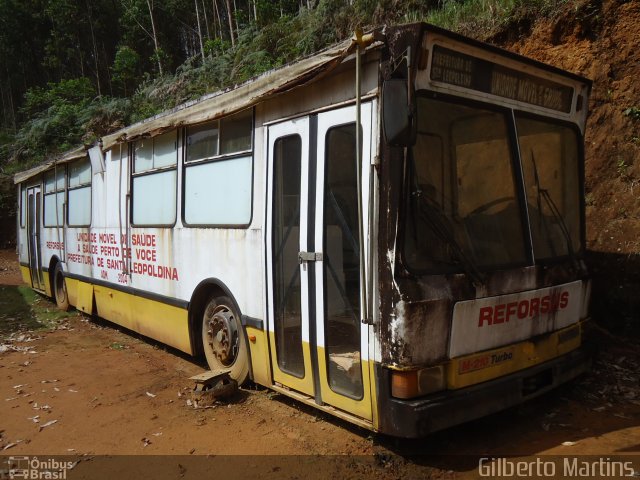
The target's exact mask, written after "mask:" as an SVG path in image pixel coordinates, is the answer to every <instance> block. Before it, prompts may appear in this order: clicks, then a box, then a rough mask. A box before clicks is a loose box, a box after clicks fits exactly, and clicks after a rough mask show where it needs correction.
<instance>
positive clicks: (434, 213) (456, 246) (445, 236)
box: [412, 190, 484, 285]
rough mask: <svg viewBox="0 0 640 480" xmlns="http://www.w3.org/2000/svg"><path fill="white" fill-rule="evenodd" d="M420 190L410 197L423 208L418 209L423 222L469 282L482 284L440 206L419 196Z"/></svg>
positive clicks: (482, 281) (472, 263)
mask: <svg viewBox="0 0 640 480" xmlns="http://www.w3.org/2000/svg"><path fill="white" fill-rule="evenodd" d="M420 193H422V192H420V190H418V191H416V192H412V195H414V196H416V197H417V198H418V199H419V200H421V202H420V205H421V206H422V207H423V208H420V209H419V213H420V214H421V217H422V219H423V221H424V222H425V223H426V224H427V225H428V226H429V227H430V228H431V230H432V231H433V232H434V233H435V234H436V235H437V236H438V237H439V238H440V240H441V241H443V242H445V244H446V245H448V247H449V248H450V249H451V250H452V253H453V254H454V256H455V257H456V258H457V260H458V261H459V262H460V265H461V266H462V268H463V270H464V272H465V273H466V274H467V275H468V276H469V278H471V281H472V282H473V283H474V284H476V285H483V284H484V276H483V275H482V273H481V272H480V271H479V270H478V268H477V267H476V266H475V264H474V262H473V260H471V258H469V256H468V255H467V254H466V253H465V252H464V249H463V248H462V247H461V246H460V243H458V241H457V240H456V237H455V234H454V232H453V230H452V229H451V224H450V220H449V218H448V217H447V215H446V214H445V213H444V212H443V211H442V209H441V208H440V205H438V204H437V203H435V202H430V201H429V200H428V199H427V198H426V197H423V196H422V195H420Z"/></svg>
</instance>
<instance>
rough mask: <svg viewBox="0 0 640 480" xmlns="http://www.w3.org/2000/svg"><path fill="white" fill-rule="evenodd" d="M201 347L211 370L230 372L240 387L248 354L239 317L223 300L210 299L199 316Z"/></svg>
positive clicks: (226, 298)
mask: <svg viewBox="0 0 640 480" xmlns="http://www.w3.org/2000/svg"><path fill="white" fill-rule="evenodd" d="M202 347H203V349H204V354H205V356H206V358H207V363H208V364H209V368H211V370H220V369H230V370H231V372H230V374H229V375H230V376H231V378H233V379H234V380H236V381H237V382H238V385H242V384H243V383H244V382H246V381H247V379H248V378H249V354H248V351H247V342H246V340H245V338H244V331H243V329H242V324H241V322H240V315H239V314H238V312H236V310H235V308H234V307H233V302H232V301H231V299H230V298H229V297H226V296H212V297H211V298H209V300H208V301H207V303H206V306H205V308H204V313H203V315H202Z"/></svg>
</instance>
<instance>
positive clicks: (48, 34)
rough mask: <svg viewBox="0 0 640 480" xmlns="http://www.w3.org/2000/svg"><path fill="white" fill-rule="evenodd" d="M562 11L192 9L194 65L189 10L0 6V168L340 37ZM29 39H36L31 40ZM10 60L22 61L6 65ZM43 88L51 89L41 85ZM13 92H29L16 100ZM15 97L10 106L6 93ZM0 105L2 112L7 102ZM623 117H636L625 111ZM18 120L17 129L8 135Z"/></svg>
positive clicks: (535, 1) (465, 1) (483, 5)
mask: <svg viewBox="0 0 640 480" xmlns="http://www.w3.org/2000/svg"><path fill="white" fill-rule="evenodd" d="M563 1H567V0H426V1H425V0H309V1H306V0H305V1H300V0H278V1H273V0H255V1H252V2H249V1H248V0H236V1H229V2H226V1H218V2H216V3H214V2H199V3H198V5H200V9H199V15H200V22H201V23H200V25H201V29H200V31H201V32H202V33H203V38H202V39H201V40H202V43H203V45H204V47H203V49H204V53H205V58H204V60H203V59H202V55H201V52H200V39H199V37H198V28H197V23H196V16H195V8H194V3H193V0H164V1H162V2H160V1H155V2H154V1H151V2H147V0H119V1H118V2H112V0H92V1H91V2H76V1H74V0H37V1H35V2H31V1H30V2H19V1H17V0H0V20H1V21H2V25H3V27H4V26H6V27H7V28H3V29H0V55H2V56H6V58H7V60H6V65H7V67H8V70H7V71H8V72H11V75H9V79H8V80H7V82H9V83H4V82H5V80H2V79H0V83H2V86H4V87H5V89H4V91H5V92H7V91H9V92H10V93H9V95H12V99H15V102H14V103H15V104H18V105H20V108H19V109H15V108H13V107H11V111H8V110H3V112H2V113H3V115H2V116H0V125H4V126H5V128H4V129H3V130H0V131H4V132H5V133H4V138H0V164H5V165H6V163H7V161H8V159H13V160H14V161H19V162H23V165H22V167H26V166H27V165H28V164H31V163H34V162H39V161H42V160H43V159H44V158H46V157H47V156H49V155H53V154H56V153H59V152H61V151H63V150H65V149H67V148H71V147H75V146H77V145H78V144H79V143H81V142H85V143H90V142H92V141H93V140H94V139H96V138H99V137H100V136H102V135H104V134H107V133H111V132H113V131H115V130H117V129H118V128H121V127H123V126H124V125H127V124H129V123H132V122H136V121H139V120H143V119H145V118H148V117H150V116H152V115H155V114H157V113H160V112H162V111H165V110H167V109H170V108H173V107H175V106H177V105H179V104H181V103H183V102H185V101H189V100H193V99H195V98H198V97H200V96H202V95H204V94H206V93H209V92H212V91H215V90H218V89H221V88H226V87H228V86H231V85H234V84H238V83H241V82H244V81H246V80H248V79H249V78H251V77H254V76H256V75H260V74H261V73H263V72H265V71H267V70H270V69H273V68H277V67H280V66H282V65H284V64H286V63H288V62H291V61H293V60H295V59H296V58H299V57H300V56H304V55H310V54H312V53H313V52H316V51H318V50H320V49H322V48H324V47H326V46H327V45H329V44H331V43H334V42H336V41H338V40H341V39H344V38H348V37H350V36H351V35H352V33H353V31H354V30H355V28H356V27H363V28H365V29H366V28H367V26H370V25H374V24H375V25H379V24H382V23H387V24H391V23H393V24H395V23H401V22H403V21H404V22H406V21H427V22H430V23H434V24H436V25H440V26H443V27H446V28H450V29H453V30H457V31H462V32H463V33H471V34H473V35H475V36H479V35H481V34H482V32H484V35H486V34H487V33H488V32H491V31H492V30H493V29H496V28H500V27H503V26H504V25H505V24H506V23H507V22H509V21H511V20H512V19H514V18H517V17H519V16H522V15H527V16H528V17H529V18H535V16H536V15H539V14H548V13H549V12H550V11H551V10H552V9H553V8H554V7H555V6H556V5H557V3H558V2H563ZM227 4H228V5H229V6H230V8H231V10H232V11H231V12H229V11H227ZM216 5H217V10H216V9H215V8H214V7H215V6H216ZM254 6H255V10H254ZM150 7H151V8H150ZM230 17H231V18H230ZM230 19H231V20H232V23H233V25H234V32H235V35H234V38H233V40H234V42H233V43H234V44H235V45H234V46H232V42H231V36H230V35H231V33H230V29H229V20H230ZM152 20H153V24H154V25H155V27H156V29H155V30H156V35H154V33H153V28H152ZM236 26H237V27H238V28H237V29H236ZM118 27H119V28H118ZM25 29H27V30H26V31H25ZM29 30H31V31H33V32H34V33H35V34H36V37H37V38H36V39H32V38H30V37H29V35H28V33H26V32H28V31H29ZM156 42H157V44H158V48H157V49H156ZM20 51H22V52H24V55H16V53H15V52H20ZM158 63H160V64H161V65H162V67H163V75H160V72H159V65H158ZM21 70H24V71H25V74H27V72H28V75H30V76H31V77H30V82H27V81H23V82H19V81H17V80H16V78H17V79H19V76H16V78H14V77H12V75H14V72H19V71H21ZM168 72H174V73H168ZM45 78H47V79H52V78H53V79H54V81H51V82H49V83H47V84H44V83H41V79H45ZM17 85H28V87H29V88H26V89H23V90H20V88H18V87H17ZM21 91H22V92H24V96H23V98H22V101H21V102H20V101H19V97H17V96H16V93H15V92H18V93H20V92H21ZM105 91H108V92H109V93H110V95H111V96H105V95H104V93H105ZM20 95H22V94H21V93H20ZM114 95H115V96H114ZM1 105H2V108H3V109H6V108H7V107H6V106H7V105H12V104H11V102H8V101H4V102H3V103H2V104H1ZM625 115H627V116H630V117H631V118H634V119H637V118H638V117H639V116H640V115H639V114H638V113H637V109H636V108H635V107H632V108H631V109H627V110H625ZM16 118H17V119H18V120H19V124H18V128H17V129H15V130H14V131H12V129H11V127H13V125H14V123H15V119H16Z"/></svg>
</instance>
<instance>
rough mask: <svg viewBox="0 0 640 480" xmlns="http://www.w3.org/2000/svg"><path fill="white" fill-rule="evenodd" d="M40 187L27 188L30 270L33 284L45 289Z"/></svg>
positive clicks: (37, 287) (36, 287)
mask: <svg viewBox="0 0 640 480" xmlns="http://www.w3.org/2000/svg"><path fill="white" fill-rule="evenodd" d="M41 204H42V202H41V194H40V187H31V188H28V189H27V231H28V232H29V270H30V271H31V286H32V287H33V288H35V289H37V290H44V278H43V276H42V262H41V259H42V253H41V251H40V224H41V223H42V210H41V206H40V205H41Z"/></svg>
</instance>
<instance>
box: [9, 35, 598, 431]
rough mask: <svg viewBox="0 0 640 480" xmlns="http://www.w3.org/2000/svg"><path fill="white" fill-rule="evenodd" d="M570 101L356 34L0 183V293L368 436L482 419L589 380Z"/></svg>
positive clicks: (532, 81)
mask: <svg viewBox="0 0 640 480" xmlns="http://www.w3.org/2000/svg"><path fill="white" fill-rule="evenodd" d="M590 89H591V83H590V81H589V80H587V79H585V78H582V77H580V76H577V75H574V74H571V73H568V72H565V71H562V70H559V69H557V68H554V67H551V66H548V65H544V64H541V63H538V62H536V61H533V60H531V59H528V58H524V57H521V56H518V55H515V54H513V53H510V52H507V51H504V50H501V49H498V48H495V47H493V46H490V45H486V44H484V43H481V42H477V41H474V40H471V39H468V38H464V37H461V36H459V35H456V34H453V33H451V32H448V31H445V30H442V29H439V28H436V27H433V26H430V25H426V24H411V25H404V26H398V27H385V28H381V29H377V30H375V31H373V32H370V33H368V34H367V35H361V34H360V33H358V34H356V36H355V37H354V39H353V40H349V41H346V42H344V43H342V44H339V45H336V46H334V47H332V48H329V49H327V50H325V51H323V52H320V53H318V54H315V55H313V56H311V57H308V58H305V59H303V60H300V61H298V62H296V63H293V64H291V65H287V66H285V67H282V68H280V69H277V70H274V71H271V72H268V73H265V74H264V75H262V76H260V77H257V78H255V79H253V80H251V81H248V82H246V83H244V84H242V85H239V86H236V87H235V88H232V89H229V90H225V91H222V92H217V93H214V94H211V95H208V96H206V97H204V98H202V99H200V100H198V101H195V102H191V103H189V104H186V105H182V106H180V107H178V108H176V109H174V110H172V111H168V112H165V113H163V114H160V115H157V116H156V117H153V118H150V119H148V120H145V121H143V122H140V123H137V124H134V125H131V126H128V127H126V128H123V129H121V130H119V131H117V132H115V133H113V134H111V135H108V136H105V137H103V138H102V139H100V141H99V142H98V143H96V144H94V145H91V146H83V147H80V148H78V149H76V150H74V151H71V152H68V153H67V154H65V155H63V156H61V157H59V158H56V159H50V160H48V161H45V163H43V164H42V165H41V166H39V167H37V168H33V169H31V170H28V171H25V172H22V173H19V174H17V175H16V176H15V183H16V184H17V191H18V199H19V206H20V209H19V218H18V238H19V247H18V249H19V256H20V263H21V267H22V274H23V278H24V280H25V282H28V283H29V284H30V285H32V287H33V288H34V289H36V290H38V291H40V292H42V293H45V294H47V295H50V296H52V297H54V298H55V300H56V302H57V303H58V305H59V306H60V307H61V308H69V306H74V307H75V308H77V309H79V310H81V311H84V312H86V313H88V314H95V315H98V316H100V317H102V318H105V319H107V320H109V321H111V322H114V323H116V324H119V325H122V326H124V327H126V328H128V329H131V330H134V331H136V332H140V333H141V334H143V335H146V336H148V337H151V338H154V339H157V340H159V341H161V342H164V343H166V344H168V345H171V346H173V347H175V348H177V349H179V350H182V351H184V352H187V353H189V354H192V355H205V356H206V359H207V361H208V363H209V365H210V367H211V368H212V369H215V370H225V371H229V372H231V376H232V377H233V378H235V379H237V380H238V381H239V382H243V381H245V380H247V379H251V380H253V381H254V382H257V383H259V384H261V385H265V386H267V387H269V388H271V389H274V390H276V391H278V392H281V393H283V394H285V395H288V396H291V397H294V398H296V399H298V400H300V401H302V402H305V403H307V404H309V405H313V406H315V407H317V408H319V409H322V410H325V411H328V412H331V413H332V414H334V415H337V416H339V417H341V418H343V419H346V420H348V421H350V422H353V423H355V424H358V425H361V426H363V427H366V428H369V429H372V430H375V431H379V432H383V433H386V434H391V435H395V436H401V437H419V436H423V435H425V434H427V433H429V432H432V431H435V430H438V429H442V428H445V427H448V426H450V425H454V424H458V423H461V422H464V421H467V420H470V419H473V418H477V417H479V416H482V415H486V414H489V413H491V412H495V411H498V410H501V409H504V408H506V407H509V406H511V405H514V404H517V403H519V402H522V401H524V400H527V399H529V398H533V397H535V396H537V395H540V394H541V393H543V392H546V391H548V390H549V389H551V388H553V387H555V386H557V385H558V384H560V383H563V382H566V381H568V380H570V379H572V378H574V377H575V376H577V375H578V374H580V373H581V372H583V371H584V370H585V369H586V368H587V366H588V364H589V355H588V353H587V349H586V348H585V346H584V342H583V336H584V335H583V332H584V329H585V322H586V321H587V320H588V317H589V312H588V303H589V296H590V282H589V279H588V275H587V271H586V268H585V265H584V262H583V253H584V249H585V231H584V230H585V220H584V166H583V164H584V152H583V149H584V147H583V144H584V129H585V122H586V116H587V104H588V97H589V92H590Z"/></svg>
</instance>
